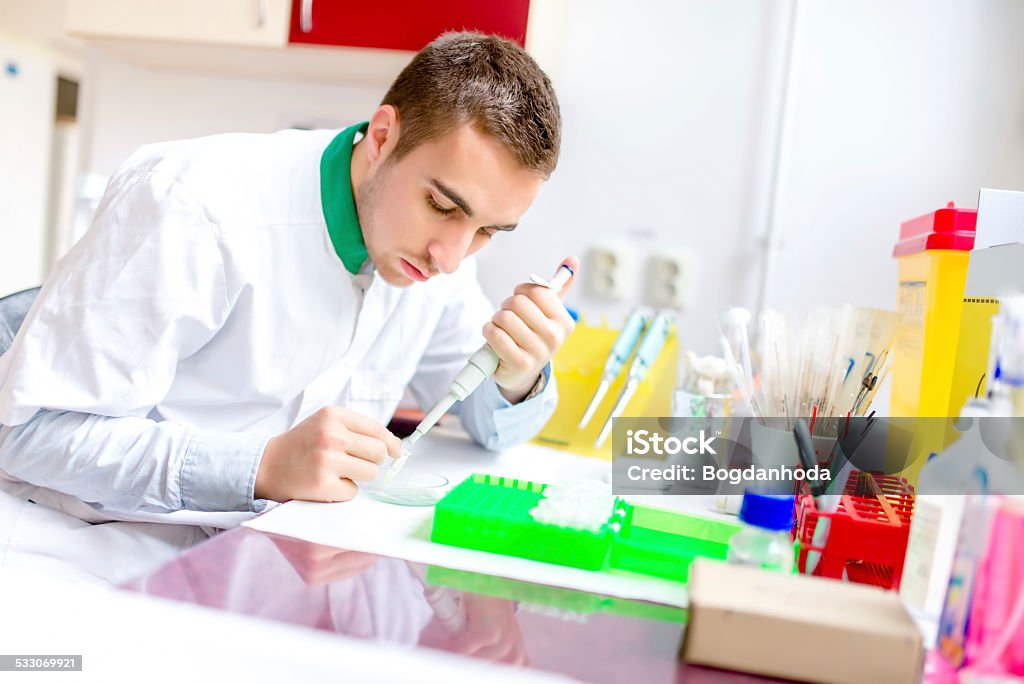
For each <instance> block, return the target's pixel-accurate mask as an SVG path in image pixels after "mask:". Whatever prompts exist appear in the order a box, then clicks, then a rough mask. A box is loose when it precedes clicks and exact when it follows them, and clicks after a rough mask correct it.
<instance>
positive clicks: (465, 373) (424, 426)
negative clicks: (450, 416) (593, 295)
mask: <svg viewBox="0 0 1024 684" xmlns="http://www.w3.org/2000/svg"><path fill="white" fill-rule="evenodd" d="M572 276H573V272H572V269H571V268H569V267H568V266H566V265H565V264H562V265H561V266H559V267H558V270H557V271H556V272H555V275H554V277H553V278H551V280H547V279H546V278H542V277H541V276H539V275H537V274H536V273H533V274H531V275H530V280H531V281H532V282H533V283H534V284H535V285H540V286H542V287H546V288H548V289H549V290H554V291H556V292H557V291H559V290H561V289H562V286H563V285H565V284H566V283H567V282H569V279H570V278H572ZM500 361H501V359H499V358H498V355H497V353H495V351H494V350H493V349H491V346H490V345H489V344H485V345H484V346H482V347H480V348H479V349H478V350H476V351H475V352H474V353H473V355H472V356H471V357H469V362H468V363H466V366H465V368H463V369H462V370H460V371H459V373H458V375H456V376H455V379H454V380H452V383H451V385H450V386H449V387H448V394H446V395H445V396H444V398H443V399H441V401H439V402H437V405H436V406H434V408H432V409H431V410H430V412H429V413H427V415H426V416H424V418H423V420H422V421H420V424H419V425H417V426H416V430H415V431H414V432H413V433H412V434H411V435H409V437H407V438H406V439H404V440H403V441H402V445H403V447H404V452H403V453H402V456H401V457H400V458H398V459H396V460H395V461H394V463H392V465H391V467H390V468H389V469H388V472H387V473H386V474H385V475H384V485H385V486H387V485H389V484H390V483H391V481H392V480H393V479H394V478H395V476H396V475H398V473H399V472H400V471H401V470H402V468H404V467H405V462H406V461H407V460H409V453H410V452H409V447H411V446H412V445H413V444H415V443H416V442H418V441H419V439H420V437H422V436H423V435H425V434H427V431H428V430H430V428H432V427H434V424H435V423H437V421H438V420H440V419H441V416H443V415H444V414H445V413H447V412H448V409H450V408H451V407H452V405H453V404H454V403H455V402H456V401H463V400H464V399H465V398H466V397H468V396H469V395H470V394H471V393H472V392H473V390H475V389H476V388H477V387H479V386H480V385H481V384H482V383H483V381H484V380H486V379H487V378H489V377H491V376H492V375H494V371H495V370H497V369H498V363H499V362H500Z"/></svg>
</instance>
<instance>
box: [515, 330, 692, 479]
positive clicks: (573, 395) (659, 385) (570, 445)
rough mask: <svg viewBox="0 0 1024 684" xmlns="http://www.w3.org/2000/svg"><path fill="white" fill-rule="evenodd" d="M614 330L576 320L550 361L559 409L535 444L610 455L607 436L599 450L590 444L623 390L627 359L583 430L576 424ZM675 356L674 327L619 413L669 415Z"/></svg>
mask: <svg viewBox="0 0 1024 684" xmlns="http://www.w3.org/2000/svg"><path fill="white" fill-rule="evenodd" d="M618 334H619V331H618V330H616V329H615V328H611V327H608V326H607V325H606V324H605V323H604V322H602V324H601V325H591V324H589V323H587V322H586V320H585V319H583V318H581V319H580V320H579V321H578V322H577V323H576V328H575V330H573V333H572V334H571V335H570V336H569V338H568V339H567V340H566V341H565V344H563V345H562V348H561V349H559V350H558V353H557V354H555V357H554V359H553V360H552V365H553V368H554V374H555V380H556V382H557V383H558V408H557V409H555V413H554V415H552V416H551V419H550V420H548V422H547V424H546V425H545V426H544V427H543V428H542V429H541V431H540V433H538V435H537V436H536V437H535V438H534V440H533V441H534V442H535V443H536V444H540V445H543V446H547V447H553V448H556V449H563V450H565V451H571V452H573V453H577V454H581V455H583V456H592V457H595V458H603V459H606V460H610V459H611V457H612V438H611V436H609V437H608V439H606V440H605V442H604V444H603V445H602V446H601V447H600V448H597V447H595V446H594V442H595V441H596V440H597V436H598V434H600V432H601V427H602V426H603V425H604V422H605V420H606V419H607V418H608V414H609V413H611V410H612V408H613V407H614V406H615V402H616V400H617V399H618V397H619V393H620V392H622V388H623V386H624V385H625V382H626V374H627V373H626V371H627V370H628V368H629V363H630V361H632V359H630V360H629V361H627V362H626V367H625V368H624V369H623V371H622V372H621V373H619V375H618V377H617V378H615V382H613V383H612V385H611V387H609V388H608V393H607V394H605V396H604V399H603V400H602V401H601V404H600V406H598V408H597V411H596V412H595V413H594V416H593V418H592V419H591V421H590V422H589V423H587V424H586V425H585V426H583V428H580V427H579V422H580V418H581V417H582V416H583V412H584V411H585V410H586V408H587V404H589V403H590V399H591V397H593V396H594V393H595V392H596V391H597V388H598V385H600V383H601V375H602V373H603V372H604V364H605V360H606V359H607V358H608V354H609V352H611V349H612V346H613V345H614V344H615V339H616V338H617V337H618ZM678 360H679V339H678V337H677V336H676V331H675V329H674V328H673V329H672V330H671V331H670V332H669V334H668V337H667V338H666V340H665V346H664V347H663V348H662V350H661V353H660V354H658V358H657V359H656V360H655V362H654V365H653V366H652V367H651V369H650V370H649V371H648V372H647V377H645V378H644V380H643V382H641V383H640V386H639V388H637V391H636V394H634V395H633V398H632V400H630V402H629V404H628V405H627V406H626V408H625V410H623V412H622V415H623V416H631V417H661V416H669V415H671V409H672V391H673V388H674V387H675V380H676V365H677V363H678Z"/></svg>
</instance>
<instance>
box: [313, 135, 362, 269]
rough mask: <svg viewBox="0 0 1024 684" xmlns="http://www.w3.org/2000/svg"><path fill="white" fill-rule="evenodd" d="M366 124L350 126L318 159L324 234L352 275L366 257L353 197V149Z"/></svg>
mask: <svg viewBox="0 0 1024 684" xmlns="http://www.w3.org/2000/svg"><path fill="white" fill-rule="evenodd" d="M367 127H369V122H365V121H364V122H363V123H361V124H356V125H355V126H350V127H348V128H346V129H345V130H343V131H342V132H341V133H339V134H338V135H336V136H335V137H334V140H332V141H331V144H330V145H328V146H327V149H325V150H324V153H323V156H321V157H320V201H321V203H322V205H323V210H324V219H325V220H326V221H327V233H328V234H329V235H330V236H331V244H333V245H334V251H335V252H337V254H338V257H339V258H340V259H341V263H343V264H345V269H346V270H347V271H348V272H349V273H351V274H352V275H355V274H356V273H359V269H360V268H361V267H362V265H363V262H365V261H366V259H367V257H368V256H369V255H368V254H367V252H366V243H365V242H364V241H363V229H362V228H361V227H360V226H359V215H358V214H357V213H356V200H355V197H353V195H352V145H353V144H354V142H355V139H356V133H366V129H367Z"/></svg>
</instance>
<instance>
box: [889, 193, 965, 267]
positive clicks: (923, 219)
mask: <svg viewBox="0 0 1024 684" xmlns="http://www.w3.org/2000/svg"><path fill="white" fill-rule="evenodd" d="M977 223H978V210H977V209H957V208H955V207H954V206H953V203H952V202H950V203H949V204H947V205H946V207H945V208H944V209H938V210H936V211H933V212H931V213H930V214H924V215H923V216H918V217H917V218H912V219H910V220H909V221H905V222H904V223H902V224H900V241H899V242H897V243H896V246H895V247H893V250H892V255H893V256H894V257H899V256H905V255H907V254H915V253H917V252H923V251H925V250H929V249H957V250H961V251H964V252H969V251H971V250H972V249H973V248H974V228H975V226H976V225H977Z"/></svg>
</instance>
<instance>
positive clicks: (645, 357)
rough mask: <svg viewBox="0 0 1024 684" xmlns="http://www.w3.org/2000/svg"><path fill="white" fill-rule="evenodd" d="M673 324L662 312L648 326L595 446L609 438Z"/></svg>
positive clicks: (662, 345) (656, 356) (668, 316)
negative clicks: (613, 426) (615, 422)
mask: <svg viewBox="0 0 1024 684" xmlns="http://www.w3.org/2000/svg"><path fill="white" fill-rule="evenodd" d="M671 326H672V318H671V316H670V315H669V314H668V313H665V312H661V313H659V314H658V315H657V316H655V317H654V320H653V321H651V324H650V325H649V326H648V327H647V332H646V333H644V338H643V340H641V342H640V348H639V349H637V351H636V357H634V359H633V363H631V364H630V366H629V374H628V375H627V376H626V386H625V387H623V388H622V392H621V393H620V394H619V399H618V401H616V402H615V408H613V409H612V412H611V413H609V414H608V420H606V421H605V422H604V426H603V427H602V428H601V434H599V435H598V436H597V441H596V442H594V446H595V447H597V448H600V447H601V445H602V444H604V441H605V440H606V439H607V438H608V433H609V432H611V429H612V420H613V419H615V418H618V417H619V414H621V413H622V411H623V410H624V409H625V408H626V406H627V405H628V404H629V400H630V399H632V398H633V395H634V394H635V393H636V391H637V389H638V388H639V387H640V383H641V382H643V379H644V376H645V375H646V374H647V371H649V370H650V369H651V366H653V365H654V361H655V360H656V359H657V358H658V354H660V353H661V349H662V347H664V346H665V340H666V339H667V338H668V333H669V328H671Z"/></svg>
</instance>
